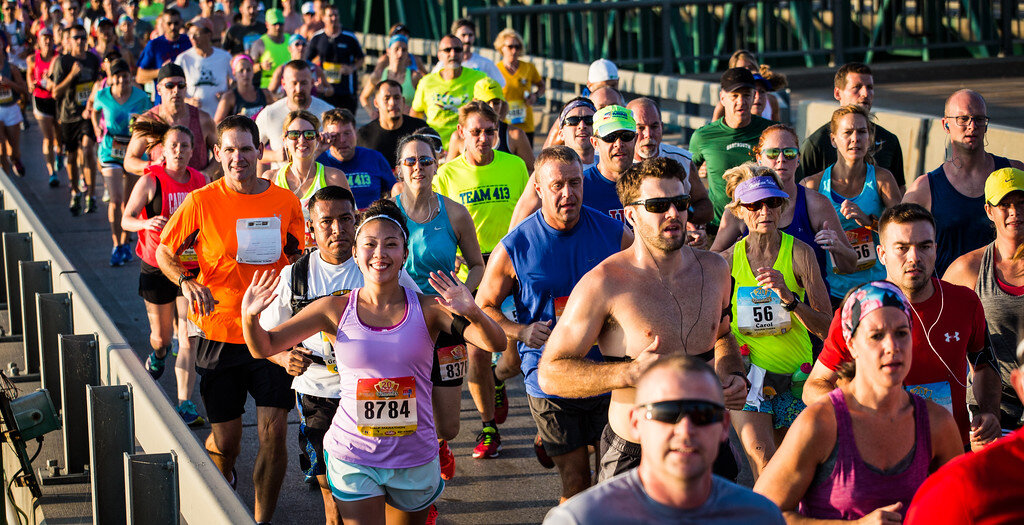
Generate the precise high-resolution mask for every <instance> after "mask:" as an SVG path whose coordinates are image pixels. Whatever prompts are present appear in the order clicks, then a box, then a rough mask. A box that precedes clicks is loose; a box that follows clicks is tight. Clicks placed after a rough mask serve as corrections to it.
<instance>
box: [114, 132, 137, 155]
mask: <svg viewBox="0 0 1024 525" xmlns="http://www.w3.org/2000/svg"><path fill="white" fill-rule="evenodd" d="M131 140H132V138H131V137H130V136H129V137H125V136H122V135H111V137H110V156H111V157H114V158H115V159H122V160H123V159H124V156H125V153H126V152H127V151H128V143H129V142H130V141H131Z"/></svg>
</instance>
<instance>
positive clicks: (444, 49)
mask: <svg viewBox="0 0 1024 525" xmlns="http://www.w3.org/2000/svg"><path fill="white" fill-rule="evenodd" d="M439 51H441V52H442V53H461V52H462V48H461V47H442V48H441V49H439Z"/></svg>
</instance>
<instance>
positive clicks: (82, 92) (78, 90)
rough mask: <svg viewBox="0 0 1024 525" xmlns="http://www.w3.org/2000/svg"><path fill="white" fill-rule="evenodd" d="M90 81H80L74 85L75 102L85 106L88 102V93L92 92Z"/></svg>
mask: <svg viewBox="0 0 1024 525" xmlns="http://www.w3.org/2000/svg"><path fill="white" fill-rule="evenodd" d="M92 84H93V83H92V82H82V83H81V84H78V85H77V86H75V104H78V105H79V106H85V104H86V103H88V102H89V95H91V94H92Z"/></svg>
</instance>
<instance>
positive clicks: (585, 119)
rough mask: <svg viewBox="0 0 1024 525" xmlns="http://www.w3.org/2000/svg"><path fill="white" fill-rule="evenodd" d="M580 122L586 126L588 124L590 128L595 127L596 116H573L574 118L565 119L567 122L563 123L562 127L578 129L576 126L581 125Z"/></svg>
mask: <svg viewBox="0 0 1024 525" xmlns="http://www.w3.org/2000/svg"><path fill="white" fill-rule="evenodd" d="M580 122H582V123H584V124H586V125H588V126H593V125H594V116H593V115H575V116H572V117H565V120H563V121H562V125H563V126H571V127H576V126H579V125H580Z"/></svg>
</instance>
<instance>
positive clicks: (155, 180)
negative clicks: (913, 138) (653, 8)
mask: <svg viewBox="0 0 1024 525" xmlns="http://www.w3.org/2000/svg"><path fill="white" fill-rule="evenodd" d="M297 7H298V9H296V8H297ZM2 19H3V31H2V32H0V37H2V44H3V45H2V46H0V49H2V52H0V120H2V123H3V125H2V126H0V168H2V169H3V171H4V172H5V173H6V174H8V175H9V176H13V177H26V176H30V177H31V176H45V177H48V181H49V185H50V186H51V187H52V188H54V189H53V190H52V191H53V192H54V196H57V195H65V196H69V197H70V200H69V204H68V209H69V211H70V213H71V214H72V215H80V214H83V213H84V214H88V213H94V212H96V211H97V210H98V209H99V207H100V205H101V204H99V203H98V202H97V201H98V200H99V201H100V202H102V203H104V204H105V205H106V209H107V216H108V219H109V222H110V234H111V255H110V261H109V263H110V265H111V266H123V265H125V264H126V263H127V262H129V261H132V260H133V259H134V258H136V257H138V258H139V259H140V263H139V264H140V268H141V269H140V275H139V295H140V296H141V297H142V298H143V299H144V302H145V305H146V312H147V317H148V319H149V325H150V333H151V335H150V345H151V347H152V348H151V349H150V352H149V354H148V357H147V358H146V360H145V367H146V369H147V370H148V371H149V373H150V374H151V375H152V376H153V377H154V378H159V377H160V376H161V374H162V373H163V372H164V368H165V363H166V362H167V359H168V356H169V355H173V356H174V359H173V362H174V371H175V376H176V380H177V382H176V394H177V410H178V413H179V414H180V416H181V417H182V419H183V420H184V421H185V423H187V424H189V425H194V426H201V425H205V424H206V423H207V422H209V424H210V429H211V432H210V434H209V437H208V439H207V440H206V443H205V445H206V450H207V451H208V452H209V454H210V457H211V459H212V460H213V462H214V463H215V464H216V466H217V467H218V468H219V469H220V471H221V472H222V473H223V474H224V476H225V478H226V479H227V481H228V482H229V483H230V484H232V485H234V484H235V483H236V481H237V478H236V471H235V462H236V459H237V458H238V457H239V455H240V454H241V453H243V451H242V450H241V436H242V419H241V416H242V414H243V412H244V406H245V403H246V400H247V398H248V397H250V396H251V397H252V398H253V399H254V400H255V404H256V406H257V414H256V418H257V421H258V423H257V428H258V432H259V446H258V450H256V451H253V452H255V468H254V473H253V483H254V485H255V520H256V521H257V522H258V523H269V522H270V521H271V518H272V516H273V515H274V510H275V507H276V504H277V500H278V495H279V493H280V491H281V486H282V482H283V479H284V474H285V471H286V469H287V468H289V467H288V459H287V456H288V454H287V445H286V444H287V440H288V439H294V436H288V435H287V434H288V427H287V415H288V413H289V411H291V410H293V409H297V410H298V412H299V414H300V416H301V424H300V426H299V429H298V433H299V436H298V438H299V443H300V445H301V449H302V455H301V459H300V461H299V468H301V469H302V471H303V473H304V475H305V478H306V482H307V483H309V484H311V485H312V486H314V487H319V489H320V491H321V492H322V495H323V502H324V517H325V520H326V522H327V523H341V522H345V523H384V522H387V523H426V522H433V521H434V520H436V518H437V510H436V507H435V506H434V502H435V501H436V500H437V499H438V497H439V496H440V495H441V494H442V492H443V490H444V487H445V481H446V480H450V479H452V477H453V476H454V475H455V472H456V470H455V461H456V458H455V456H454V454H453V453H452V451H451V449H450V448H449V447H448V441H449V440H451V439H454V438H455V437H456V436H457V435H458V434H459V432H460V402H461V398H462V388H463V383H466V385H467V387H468V390H469V392H470V394H471V395H472V398H473V401H474V404H475V405H476V408H477V411H478V412H479V416H480V424H481V426H480V429H479V435H478V439H477V446H476V447H475V448H474V449H473V452H472V457H473V458H475V459H478V460H490V459H493V458H498V457H499V456H500V451H501V433H500V431H499V427H500V425H501V424H503V423H504V421H505V418H506V417H507V415H508V407H509V399H508V392H507V389H506V386H505V382H506V381H507V380H509V379H511V378H513V377H516V376H518V375H519V374H523V376H524V381H525V386H526V394H527V397H528V399H526V400H525V402H526V404H528V406H529V408H530V412H531V414H532V416H533V419H534V421H535V423H536V426H537V432H536V437H535V439H534V450H535V453H536V456H537V459H538V461H539V462H540V463H541V464H542V465H544V466H545V467H546V468H554V469H556V470H557V472H558V475H559V479H560V481H561V490H560V493H559V494H557V498H558V503H560V505H559V506H557V507H554V508H553V509H552V510H551V511H550V512H549V513H548V516H547V519H546V521H545V522H546V523H548V522H550V523H553V524H561V523H588V524H590V523H615V524H621V523H652V522H692V523H736V524H739V523H782V522H784V521H786V522H789V523H803V522H805V521H807V522H811V521H814V520H860V522H862V523H1012V522H1018V523H1019V522H1021V521H1024V503H1022V502H1024V491H1022V490H1021V489H1020V485H1021V484H1020V482H1021V481H1024V480H1022V479H1021V478H1022V476H1021V472H1024V434H1022V433H1021V432H1019V431H1017V429H1019V428H1020V426H1021V423H1022V416H1024V407H1022V404H1021V396H1024V369H1021V368H1020V366H1021V363H1022V362H1024V356H1022V355H1021V350H1024V345H1021V346H1020V347H1019V348H1020V349H1021V350H1019V349H1018V342H1019V341H1020V339H1021V336H1022V333H1021V332H1022V330H1024V329H1022V326H1024V171H1022V170H1024V164H1022V163H1021V162H1020V161H1018V160H1014V159H1007V158H1003V157H999V156H996V155H993V154H991V153H988V152H986V150H985V146H986V142H985V134H986V131H987V129H988V124H989V116H988V114H987V111H986V106H985V100H984V98H983V97H982V96H981V95H980V94H979V93H977V92H975V91H972V90H969V89H963V90H960V91H957V92H955V93H953V94H951V95H950V96H949V98H948V99H947V101H946V104H945V107H944V108H943V115H944V117H943V119H942V126H943V131H944V132H945V133H946V134H947V137H948V143H949V151H948V153H947V156H946V159H945V161H944V162H943V163H942V164H941V165H940V166H938V167H936V168H935V169H934V170H932V171H930V172H929V173H927V174H924V175H920V176H918V174H917V173H909V172H906V171H905V169H904V166H903V152H902V149H901V145H900V143H899V140H898V139H897V137H896V136H895V135H893V134H892V133H890V132H889V131H887V130H885V129H883V128H882V127H881V126H878V125H876V124H875V123H874V122H873V118H872V116H871V113H870V111H871V107H872V103H873V98H874V78H873V76H872V72H871V69H870V68H869V67H868V66H867V65H864V64H860V63H850V64H845V65H843V66H842V67H840V68H839V69H838V71H837V72H836V74H835V90H834V95H835V99H836V101H837V102H838V106H837V109H836V110H835V112H834V113H833V114H832V118H831V119H830V121H829V122H826V123H823V125H822V126H821V127H820V128H818V129H816V130H814V131H813V132H812V133H810V134H809V135H808V136H807V137H800V136H798V135H797V133H796V132H795V131H794V129H793V128H791V127H789V126H788V125H786V124H783V123H779V122H778V120H779V117H780V115H781V111H780V104H784V102H783V101H784V98H782V97H780V96H778V93H777V92H778V91H780V90H781V89H783V88H784V87H785V86H786V78H785V76H784V75H780V74H778V73H775V72H773V71H772V70H771V68H770V67H768V66H767V65H764V64H760V63H758V61H757V58H756V57H755V56H754V55H753V54H751V53H749V52H746V51H738V52H737V53H736V54H734V55H733V57H732V59H731V60H730V61H729V69H727V70H726V71H725V72H724V73H723V74H722V75H721V88H720V90H719V104H718V105H717V106H716V108H715V113H714V120H713V121H712V122H711V123H709V124H707V125H705V126H703V127H701V128H700V129H698V130H696V131H695V132H694V133H693V135H692V137H691V138H690V140H689V143H688V145H687V146H688V148H689V149H688V150H687V149H683V148H682V147H680V145H674V144H669V143H667V142H666V141H665V140H664V138H665V135H664V131H665V130H664V126H663V123H662V121H661V110H660V107H659V103H658V101H656V100H653V99H649V98H635V99H633V100H629V101H628V103H627V100H626V99H625V98H624V96H623V94H622V93H621V92H620V91H619V85H618V78H619V77H618V69H617V68H616V66H615V64H614V63H612V62H610V61H608V60H605V59H602V60H598V61H596V62H594V63H593V64H592V65H591V66H590V70H589V76H588V78H587V83H586V90H585V96H580V97H577V98H573V99H572V100H569V101H568V102H567V103H565V105H564V106H563V107H562V109H561V111H560V113H559V114H558V116H557V118H556V119H555V120H554V123H553V125H551V126H550V127H549V128H546V129H545V128H544V127H543V126H542V123H541V120H542V119H541V118H540V114H539V112H535V106H536V105H537V101H538V99H539V98H540V97H543V96H544V94H545V93H544V90H545V83H544V80H543V79H542V78H541V76H540V74H539V73H538V70H537V68H536V67H534V66H533V65H532V64H531V63H530V62H528V61H526V60H523V59H522V55H523V51H524V41H523V38H522V36H521V35H519V34H518V33H517V32H516V31H515V30H513V29H505V30H503V31H501V32H500V33H498V35H497V38H496V39H495V41H494V42H493V46H494V48H495V50H496V51H497V52H498V53H499V55H500V56H501V59H500V61H498V62H494V63H492V62H491V61H489V60H488V59H486V58H484V57H482V56H481V55H480V54H478V53H476V52H474V46H476V45H480V44H479V43H478V42H477V41H476V27H475V25H474V24H473V22H472V21H470V20H466V19H462V20H458V21H456V22H455V23H454V24H453V25H452V27H451V33H450V34H448V35H446V36H444V37H443V38H441V39H440V41H439V42H438V43H437V46H436V47H437V56H436V64H435V65H434V66H433V68H432V69H430V68H428V67H427V65H426V64H425V63H424V62H423V61H422V60H421V58H420V57H416V56H414V55H411V54H410V52H409V38H410V36H411V29H410V28H409V27H407V26H405V25H403V24H397V25H395V26H394V27H392V28H391V30H390V33H389V35H388V38H389V40H388V43H387V52H386V54H384V55H382V56H381V57H380V58H379V59H378V60H377V61H376V63H375V66H374V68H373V69H372V72H369V73H366V72H365V68H364V60H365V57H364V53H363V50H362V48H361V46H360V43H359V40H358V39H357V38H356V37H355V35H354V34H353V33H351V32H349V31H346V30H345V29H344V28H343V27H342V25H341V20H340V17H339V13H338V8H337V7H335V6H334V5H333V4H330V3H326V2H323V1H321V0H315V1H313V2H306V3H304V4H302V5H301V6H296V5H294V4H293V3H292V2H290V1H286V2H284V3H282V4H281V8H280V9H278V8H270V9H267V8H265V6H264V5H263V4H261V3H260V2H258V1H257V0H241V1H240V2H238V3H237V4H235V3H233V2H227V1H225V2H216V1H215V0H200V1H199V2H198V3H195V2H194V0H172V1H171V2H170V3H167V4H166V5H165V4H161V3H157V2H139V1H137V0H126V1H122V0H101V1H97V0H92V1H91V3H87V4H80V3H79V2H78V0H63V1H62V2H60V3H54V2H52V1H50V0H37V1H34V2H16V1H4V2H3V5H2ZM29 110H31V112H32V114H33V116H34V117H35V119H34V120H35V122H36V123H37V125H38V126H39V129H40V132H41V135H42V154H43V158H44V159H45V166H46V169H47V172H46V173H45V174H37V173H31V174H27V173H26V171H25V166H24V164H23V161H22V156H23V155H22V153H23V152H22V151H21V141H20V135H21V132H22V130H24V129H26V126H27V125H28V123H29V120H26V114H27V112H28V111H29ZM362 113H365V114H366V115H367V118H368V123H367V124H365V125H363V126H358V125H357V117H356V115H357V114H362ZM541 143H542V144H541ZM535 144H537V146H539V147H538V148H536V149H535ZM535 151H539V154H537V155H536V156H535ZM33 153H34V152H33ZM65 188H67V189H65ZM64 191H67V192H68V193H62V192H64ZM133 244H134V245H133ZM947 297H948V299H949V300H948V301H947V300H946V298H947ZM197 380H198V382H199V393H200V396H201V398H202V407H203V408H202V411H203V413H204V415H200V410H199V409H198V408H197V406H196V404H195V403H194V402H193V401H192V399H191V397H192V392H193V390H194V388H195V383H196V381H197ZM730 427H732V428H734V429H735V431H736V434H737V435H738V437H739V443H740V445H741V447H738V448H737V449H736V450H733V447H732V445H730V441H729V434H730ZM1004 436H1005V437H1004ZM245 452H246V453H249V451H245ZM958 456H960V457H958ZM744 460H745V461H746V462H747V463H748V464H749V469H750V471H751V472H752V474H753V479H754V485H753V488H752V490H751V488H748V487H743V486H741V485H737V484H735V483H734V481H735V480H736V478H737V476H738V475H739V472H740V470H741V468H740V464H739V462H742V461H744ZM498 461H500V460H498ZM943 465H945V466H943ZM940 467H941V468H940ZM292 468H294V467H292ZM555 497H556V495H554V494H552V503H553V504H554V499H555Z"/></svg>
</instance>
